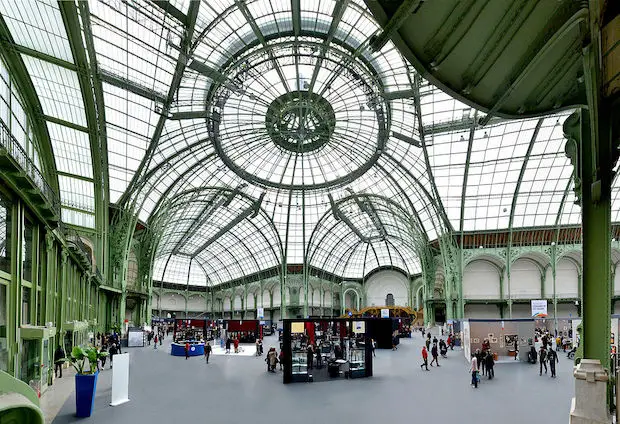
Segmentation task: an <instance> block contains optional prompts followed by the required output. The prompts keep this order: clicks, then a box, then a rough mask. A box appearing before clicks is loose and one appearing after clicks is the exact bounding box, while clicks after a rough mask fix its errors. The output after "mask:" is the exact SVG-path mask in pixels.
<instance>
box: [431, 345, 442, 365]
mask: <svg viewBox="0 0 620 424" xmlns="http://www.w3.org/2000/svg"><path fill="white" fill-rule="evenodd" d="M431 355H433V360H432V361H431V367H432V366H433V362H434V363H435V364H437V366H438V367H439V366H440V365H439V352H438V350H437V343H433V348H432V349H431Z"/></svg>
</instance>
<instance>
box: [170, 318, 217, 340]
mask: <svg viewBox="0 0 620 424" xmlns="http://www.w3.org/2000/svg"><path fill="white" fill-rule="evenodd" d="M212 323H213V321H211V320H206V319H177V320H175V322H174V333H173V334H172V340H173V341H177V340H180V339H183V340H188V339H191V338H192V337H193V338H195V339H197V338H199V337H200V338H202V339H205V336H206V334H207V327H211V326H212ZM177 335H178V337H177Z"/></svg>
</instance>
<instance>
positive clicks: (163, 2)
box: [152, 0, 200, 25]
mask: <svg viewBox="0 0 620 424" xmlns="http://www.w3.org/2000/svg"><path fill="white" fill-rule="evenodd" d="M194 1H198V2H199V1H200V0H192V2H194ZM152 3H153V4H154V5H155V6H157V7H159V8H160V9H161V10H163V11H164V12H166V13H167V14H169V15H170V16H172V17H173V18H175V19H176V20H177V21H179V22H181V23H182V24H184V25H187V15H185V13H183V12H181V11H180V10H179V9H177V8H176V7H174V5H172V3H170V2H169V1H168V0H152Z"/></svg>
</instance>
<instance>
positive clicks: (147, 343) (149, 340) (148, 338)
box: [146, 331, 153, 346]
mask: <svg viewBox="0 0 620 424" xmlns="http://www.w3.org/2000/svg"><path fill="white" fill-rule="evenodd" d="M151 340H153V332H152V331H149V334H147V335H146V345H147V346H150V345H151Z"/></svg>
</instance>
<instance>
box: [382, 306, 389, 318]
mask: <svg viewBox="0 0 620 424" xmlns="http://www.w3.org/2000/svg"><path fill="white" fill-rule="evenodd" d="M389 317H390V310H389V309H387V308H386V309H381V318H389Z"/></svg>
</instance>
